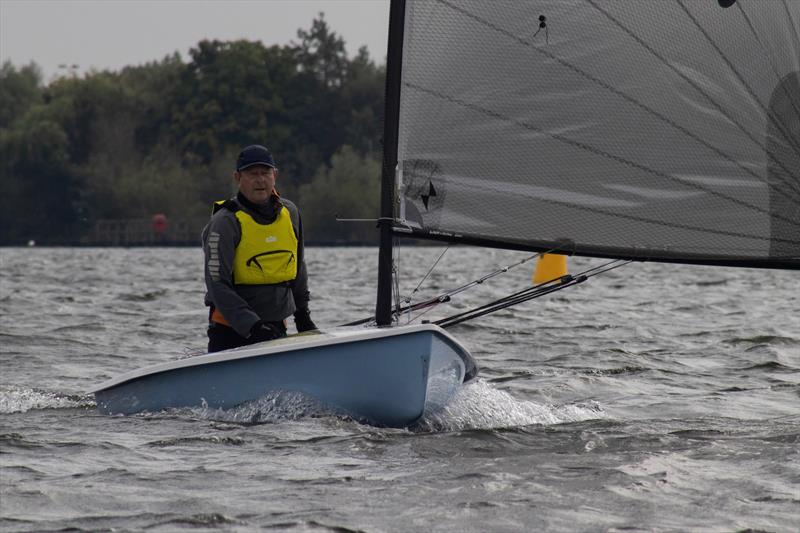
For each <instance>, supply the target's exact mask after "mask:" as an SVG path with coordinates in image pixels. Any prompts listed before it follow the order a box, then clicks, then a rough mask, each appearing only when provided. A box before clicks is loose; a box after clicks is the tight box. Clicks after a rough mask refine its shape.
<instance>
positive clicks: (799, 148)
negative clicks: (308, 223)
mask: <svg viewBox="0 0 800 533" xmlns="http://www.w3.org/2000/svg"><path fill="white" fill-rule="evenodd" d="M392 12H393V15H392V16H393V21H392V24H394V25H398V24H399V25H400V27H399V28H395V30H394V31H395V49H394V50H392V49H390V51H389V54H390V56H389V67H388V68H389V76H390V77H392V76H394V77H395V79H394V81H390V83H388V84H387V88H388V91H389V97H390V98H396V99H397V101H396V102H394V103H391V102H387V111H389V110H391V109H392V107H391V105H394V106H395V108H394V109H395V110H394V111H391V113H396V115H395V116H390V114H391V113H390V114H387V132H389V131H396V137H397V138H396V141H395V140H394V139H392V140H391V142H389V143H388V144H387V150H389V151H390V152H391V153H388V154H386V156H385V160H386V162H389V163H390V164H392V165H393V163H394V162H395V161H396V167H394V166H392V170H393V174H394V176H393V178H394V183H393V185H392V186H393V189H394V190H393V193H394V194H393V197H394V198H395V199H396V202H395V204H394V205H393V206H392V208H393V218H394V221H393V223H392V230H393V232H395V233H402V234H411V235H412V236H414V237H423V238H432V239H442V240H447V241H455V242H465V243H474V244H481V245H487V246H497V247H503V248H514V249H524V250H534V251H559V252H561V253H566V254H578V255H587V256H597V257H616V258H628V259H638V260H652V261H668V262H683V263H701V264H717V265H732V266H756V267H773V268H793V269H799V268H800V2H797V1H795V0H738V1H733V0H661V1H643V0H636V1H615V2H611V1H603V0H530V1H507V2H506V1H504V2H486V1H484V0H424V1H411V0H407V1H406V2H395V5H393V11H392ZM390 31H391V30H390ZM400 45H401V46H400ZM390 46H392V45H391V43H390ZM398 46H400V50H398V49H397V48H398ZM393 52H394V53H396V54H397V57H396V59H394V60H393V58H392V53H393ZM400 52H401V53H400ZM398 61H399V64H398ZM392 63H394V64H392ZM392 83H393V84H394V85H392ZM392 86H394V87H395V88H396V89H397V94H394V95H392V94H391V93H392V89H391V87H392ZM390 104H391V105H390ZM389 136H390V135H387V137H389ZM395 142H396V148H395V146H394V144H395ZM384 199H386V197H384ZM382 216H383V217H386V216H387V215H386V209H384V214H383V215H382Z"/></svg>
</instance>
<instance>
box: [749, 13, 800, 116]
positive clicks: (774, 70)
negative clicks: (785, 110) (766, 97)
mask: <svg viewBox="0 0 800 533" xmlns="http://www.w3.org/2000/svg"><path fill="white" fill-rule="evenodd" d="M736 7H737V8H738V10H739V13H741V14H742V16H743V17H744V20H745V22H747V26H748V27H749V28H750V32H751V33H752V34H753V37H754V38H755V40H756V41H757V42H758V44H760V45H761V48H762V49H763V50H764V55H765V56H766V57H767V60H768V61H769V66H770V68H771V69H772V73H773V74H775V79H777V80H778V87H780V89H781V90H782V91H783V94H784V96H786V100H787V101H788V102H789V105H791V106H792V108H794V112H795V114H796V115H797V116H798V117H800V108H798V107H797V106H796V105H795V102H794V100H793V99H792V95H791V94H789V91H788V90H787V89H786V86H785V85H784V84H783V83H781V81H783V78H782V77H781V75H780V74H778V69H777V68H775V62H774V61H773V60H772V57H771V56H770V55H769V54H768V53H767V52H768V50H767V47H766V46H765V45H764V42H763V41H762V40H761V37H760V36H759V34H758V32H757V31H756V28H755V26H753V21H752V20H750V17H749V16H748V14H747V13H746V12H745V10H744V8H743V7H742V4H741V3H737V4H736Z"/></svg>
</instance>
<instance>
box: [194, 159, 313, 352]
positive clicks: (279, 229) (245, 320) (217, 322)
mask: <svg viewBox="0 0 800 533" xmlns="http://www.w3.org/2000/svg"><path fill="white" fill-rule="evenodd" d="M277 177H278V169H277V167H276V166H275V161H274V159H273V157H272V154H271V153H270V151H269V150H268V149H267V148H265V147H264V146H261V145H251V146H248V147H246V148H245V149H243V150H242V151H241V153H240V154H239V157H238V158H237V160H236V171H235V172H234V174H233V179H234V181H235V182H236V185H237V186H238V188H239V192H238V193H237V194H236V196H235V197H234V198H231V199H230V200H225V201H222V202H216V203H215V205H214V214H213V216H212V217H211V220H210V221H209V223H208V225H206V227H205V228H204V229H203V251H204V252H205V278H206V289H207V292H206V305H208V306H209V307H210V308H211V310H210V313H209V327H208V351H209V352H217V351H220V350H227V349H229V348H235V347H237V346H244V345H247V344H253V343H255V342H261V341H266V340H272V339H276V338H279V337H283V336H285V335H286V318H287V317H289V316H291V315H294V321H295V326H296V327H297V331H298V332H303V331H309V330H313V329H316V326H315V325H314V322H312V320H311V316H310V313H309V310H308V300H309V292H308V276H307V274H306V266H305V262H304V260H303V226H302V223H301V221H300V212H299V211H298V209H297V206H296V205H294V204H293V203H292V202H290V201H288V200H286V199H284V198H281V197H280V196H278V193H277V192H276V190H275V181H276V179H277Z"/></svg>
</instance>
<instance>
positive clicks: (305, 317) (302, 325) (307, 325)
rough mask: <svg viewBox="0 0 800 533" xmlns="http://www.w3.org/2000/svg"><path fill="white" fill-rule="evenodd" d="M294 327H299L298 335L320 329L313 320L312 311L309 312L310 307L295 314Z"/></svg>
mask: <svg viewBox="0 0 800 533" xmlns="http://www.w3.org/2000/svg"><path fill="white" fill-rule="evenodd" d="M294 325H295V326H297V332H298V333H302V332H304V331H311V330H314V329H318V328H317V325H316V324H314V321H313V320H311V311H309V310H308V307H304V308H303V309H298V310H297V311H295V312H294Z"/></svg>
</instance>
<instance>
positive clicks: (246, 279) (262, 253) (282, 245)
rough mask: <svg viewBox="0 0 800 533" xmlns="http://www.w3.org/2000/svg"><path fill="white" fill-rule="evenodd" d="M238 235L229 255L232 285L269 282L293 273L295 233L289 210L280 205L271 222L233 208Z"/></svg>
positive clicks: (281, 279)
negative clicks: (239, 232) (230, 255)
mask: <svg viewBox="0 0 800 533" xmlns="http://www.w3.org/2000/svg"><path fill="white" fill-rule="evenodd" d="M236 218H237V219H238V220H239V226H240V227H241V228H242V238H241V240H240V241H239V245H238V246H236V251H235V253H234V256H233V283H234V284H235V285H272V284H275V283H283V282H284V281H291V280H293V279H295V278H296V277H297V236H295V234H294V226H292V219H291V216H290V215H289V210H288V209H286V207H284V206H281V208H280V211H278V216H277V218H276V219H275V222H273V223H272V224H259V223H258V222H256V221H255V220H253V217H252V216H250V215H249V214H247V213H246V212H245V211H243V210H241V209H239V210H237V211H236Z"/></svg>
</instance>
